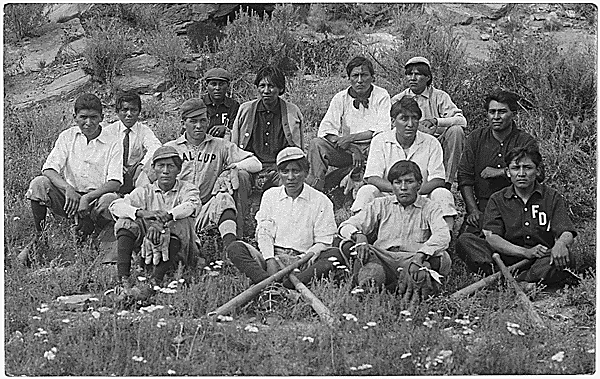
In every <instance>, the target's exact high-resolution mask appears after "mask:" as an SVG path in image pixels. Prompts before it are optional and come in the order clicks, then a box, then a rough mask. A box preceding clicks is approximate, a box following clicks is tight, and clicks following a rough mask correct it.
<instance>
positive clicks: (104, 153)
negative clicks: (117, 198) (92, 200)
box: [42, 126, 123, 193]
mask: <svg viewBox="0 0 600 379" xmlns="http://www.w3.org/2000/svg"><path fill="white" fill-rule="evenodd" d="M47 169H54V170H55V171H56V172H58V173H59V174H60V175H62V177H63V178H64V179H65V181H66V182H67V183H69V185H71V186H73V188H75V190H76V191H77V192H85V193H87V192H90V191H92V190H95V189H98V188H100V187H101V186H102V185H104V184H105V183H106V182H108V181H109V180H116V181H118V182H119V183H121V184H122V183H123V146H122V144H121V142H119V141H118V140H117V139H116V138H114V136H113V135H112V134H110V133H107V132H106V130H104V129H102V131H101V132H100V135H99V136H98V137H96V138H94V139H93V140H91V141H90V142H89V143H88V141H87V138H86V137H85V135H84V134H83V133H81V130H80V129H79V127H78V126H73V127H71V128H69V129H67V130H65V131H63V132H62V133H60V135H59V136H58V139H57V140H56V142H55V143H54V147H53V148H52V151H51V152H50V154H49V155H48V158H46V162H45V163H44V166H43V167H42V171H44V170H47Z"/></svg>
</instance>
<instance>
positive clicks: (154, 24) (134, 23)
mask: <svg viewBox="0 0 600 379" xmlns="http://www.w3.org/2000/svg"><path fill="white" fill-rule="evenodd" d="M117 7H118V9H119V12H120V14H119V16H120V18H121V19H122V20H123V21H126V22H127V23H129V25H131V27H134V28H136V29H139V30H144V31H152V30H158V29H159V28H160V16H161V12H160V9H159V7H160V4H117Z"/></svg>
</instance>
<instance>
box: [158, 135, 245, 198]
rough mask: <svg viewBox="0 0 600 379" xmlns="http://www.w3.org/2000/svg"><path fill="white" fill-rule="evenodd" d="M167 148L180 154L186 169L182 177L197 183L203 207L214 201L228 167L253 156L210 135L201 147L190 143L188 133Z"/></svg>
mask: <svg viewBox="0 0 600 379" xmlns="http://www.w3.org/2000/svg"><path fill="white" fill-rule="evenodd" d="M165 146H173V147H174V148H175V149H176V150H177V152H178V153H179V156H180V157H181V159H182V160H183V166H182V168H181V172H180V173H179V176H178V178H179V179H180V180H187V181H188V182H190V183H193V184H194V185H195V186H196V187H197V188H198V189H199V190H200V198H201V199H202V203H203V204H204V203H206V202H207V201H208V200H209V199H210V198H211V192H212V189H213V187H214V186H215V182H216V181H217V178H218V177H219V175H220V174H221V173H222V172H223V170H224V169H225V167H227V166H228V165H230V164H231V163H237V162H240V161H242V160H244V159H246V158H248V157H251V156H252V155H253V154H252V153H250V152H248V151H244V150H242V149H240V148H239V147H237V146H236V145H234V144H233V143H231V142H229V141H225V140H224V139H222V138H217V137H213V136H211V135H208V134H207V135H206V138H205V139H204V141H202V143H201V144H200V145H198V146H194V145H192V144H191V143H189V142H188V141H187V139H186V138H185V133H184V134H183V135H182V136H180V137H179V138H177V139H176V140H174V141H169V142H167V143H166V144H165Z"/></svg>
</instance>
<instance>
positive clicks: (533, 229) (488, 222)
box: [483, 182, 577, 248]
mask: <svg viewBox="0 0 600 379" xmlns="http://www.w3.org/2000/svg"><path fill="white" fill-rule="evenodd" d="M483 229H485V230H489V231H491V232H492V233H494V234H496V235H498V236H500V237H502V238H504V239H505V240H507V241H508V242H510V243H512V244H514V245H518V246H521V247H525V248H531V247H534V246H536V245H538V244H540V245H543V246H546V247H548V248H552V246H554V242H555V240H556V239H557V238H559V237H560V236H561V234H563V233H564V232H571V233H573V237H575V236H576V235H577V232H576V231H575V227H574V226H573V223H572V222H571V218H570V217H569V214H568V213H567V206H566V203H565V200H564V199H563V197H562V196H561V195H560V194H559V193H558V192H557V191H556V190H554V189H552V188H550V187H548V186H546V185H544V184H540V183H538V182H536V184H535V188H534V190H533V194H532V195H531V197H530V198H529V200H527V203H526V204H524V203H523V200H521V198H520V197H519V196H517V194H516V193H515V190H514V186H512V185H511V186H509V187H506V188H504V189H502V190H500V191H498V192H496V193H494V194H493V195H492V197H490V201H489V202H488V205H487V208H486V209H485V213H484V218H483Z"/></svg>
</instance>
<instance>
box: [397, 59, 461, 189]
mask: <svg viewBox="0 0 600 379" xmlns="http://www.w3.org/2000/svg"><path fill="white" fill-rule="evenodd" d="M404 68H405V70H406V71H405V75H406V81H407V83H408V88H407V89H405V90H404V91H402V92H400V93H399V94H397V95H396V96H394V97H392V104H394V103H395V102H397V101H400V99H402V98H403V97H404V96H411V97H413V98H414V99H415V100H416V101H417V103H418V104H419V108H421V111H422V113H423V116H422V117H421V120H420V122H419V130H420V131H421V132H423V133H427V134H431V135H433V136H434V137H436V138H437V139H438V141H440V143H441V144H442V149H443V151H444V169H445V171H446V178H445V184H444V186H445V187H446V188H447V189H450V187H451V186H452V183H453V182H454V178H455V177H456V172H457V170H458V163H459V162H460V157H461V155H462V151H463V148H464V144H465V131H464V128H465V127H466V126H467V120H466V119H465V116H463V114H462V111H461V110H460V109H459V108H458V107H457V106H456V104H454V102H453V101H452V99H450V95H448V94H447V93H446V92H444V91H442V90H440V89H437V88H435V87H434V86H433V84H432V82H433V75H432V74H431V65H430V63H429V60H427V59H426V58H423V57H413V58H410V59H409V60H408V61H407V62H406V64H405V65H404Z"/></svg>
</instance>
